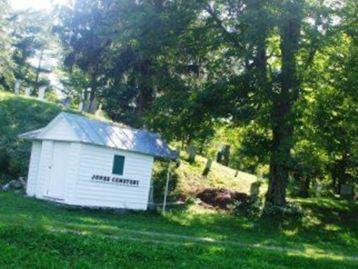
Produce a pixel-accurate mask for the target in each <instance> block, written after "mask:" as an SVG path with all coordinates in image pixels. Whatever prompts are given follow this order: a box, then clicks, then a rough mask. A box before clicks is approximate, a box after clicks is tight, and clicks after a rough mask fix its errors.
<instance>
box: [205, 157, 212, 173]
mask: <svg viewBox="0 0 358 269" xmlns="http://www.w3.org/2000/svg"><path fill="white" fill-rule="evenodd" d="M212 163H213V160H211V159H208V160H207V161H206V165H205V168H204V171H203V176H205V177H206V176H207V175H208V174H209V172H210V169H211V164H212Z"/></svg>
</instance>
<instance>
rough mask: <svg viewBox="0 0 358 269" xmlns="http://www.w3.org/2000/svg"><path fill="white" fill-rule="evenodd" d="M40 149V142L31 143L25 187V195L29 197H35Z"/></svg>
mask: <svg viewBox="0 0 358 269" xmlns="http://www.w3.org/2000/svg"><path fill="white" fill-rule="evenodd" d="M41 148H42V142H37V141H35V142H33V143H32V148H31V157H30V164H29V173H28V176H27V185H26V193H27V195H29V196H35V194H36V182H37V176H38V172H39V163H40V157H41Z"/></svg>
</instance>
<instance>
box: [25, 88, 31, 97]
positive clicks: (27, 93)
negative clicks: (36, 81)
mask: <svg viewBox="0 0 358 269" xmlns="http://www.w3.org/2000/svg"><path fill="white" fill-rule="evenodd" d="M30 94H31V89H30V88H25V95H26V96H30Z"/></svg>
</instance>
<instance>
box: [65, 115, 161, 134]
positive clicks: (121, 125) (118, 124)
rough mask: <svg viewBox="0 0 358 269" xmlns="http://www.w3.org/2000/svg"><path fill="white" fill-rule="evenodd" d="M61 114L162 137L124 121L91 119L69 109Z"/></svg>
mask: <svg viewBox="0 0 358 269" xmlns="http://www.w3.org/2000/svg"><path fill="white" fill-rule="evenodd" d="M61 114H69V115H71V116H75V117H81V118H85V119H86V120H91V121H96V122H101V123H106V124H108V125H112V126H115V127H121V128H126V129H129V130H132V131H138V132H146V133H149V134H153V135H155V137H161V136H160V134H159V133H157V132H153V131H149V130H142V129H138V128H134V127H131V126H129V125H127V124H124V123H121V122H115V121H111V120H110V121H104V120H99V119H91V118H89V117H87V116H86V115H83V114H76V113H71V112H67V111H62V112H61Z"/></svg>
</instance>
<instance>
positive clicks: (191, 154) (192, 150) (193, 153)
mask: <svg viewBox="0 0 358 269" xmlns="http://www.w3.org/2000/svg"><path fill="white" fill-rule="evenodd" d="M187 150H188V154H189V158H188V161H189V162H190V163H193V162H195V156H196V150H195V147H194V146H193V145H190V146H188V149H187Z"/></svg>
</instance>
